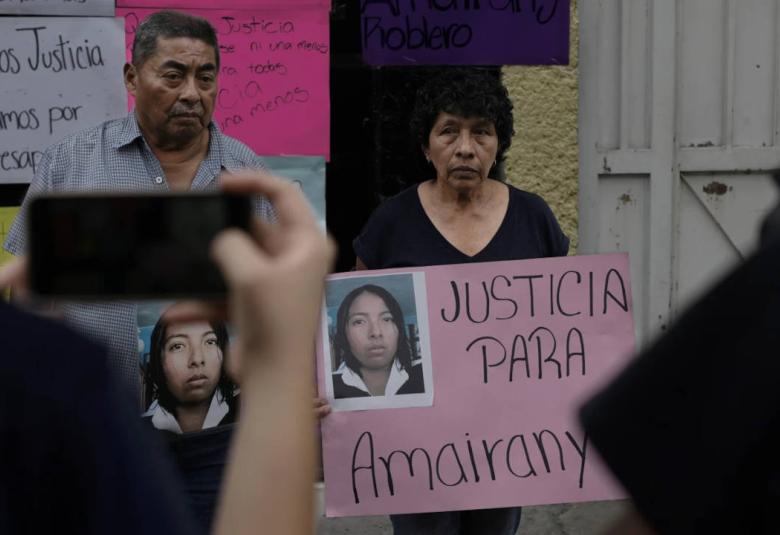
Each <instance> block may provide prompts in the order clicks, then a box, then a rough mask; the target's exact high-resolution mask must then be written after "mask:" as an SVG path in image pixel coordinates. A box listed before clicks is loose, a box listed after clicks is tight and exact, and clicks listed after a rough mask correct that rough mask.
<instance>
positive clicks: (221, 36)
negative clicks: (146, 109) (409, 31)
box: [117, 2, 330, 157]
mask: <svg viewBox="0 0 780 535" xmlns="http://www.w3.org/2000/svg"><path fill="white" fill-rule="evenodd" d="M166 3H168V2H166ZM154 11H155V10H154V9H145V8H121V9H119V8H118V9H117V15H119V16H124V17H125V32H126V37H127V50H128V59H129V57H130V50H131V46H132V42H133V38H134V36H135V28H136V27H137V26H138V24H139V22H140V21H141V20H143V19H144V18H145V17H146V16H147V15H149V14H150V13H153V12H154ZM186 11H188V12H190V13H193V14H195V15H199V16H201V17H204V18H206V19H208V20H209V21H211V23H212V24H213V25H214V27H215V28H216V30H217V38H218V40H219V47H220V59H221V64H220V72H219V93H218V97H217V103H216V108H215V112H214V121H215V122H216V123H217V124H218V125H219V127H220V129H221V130H222V131H223V132H224V133H225V134H227V135H229V136H232V137H235V138H237V139H240V140H241V141H243V142H244V143H246V144H247V145H249V146H250V147H251V148H252V149H253V150H254V151H255V152H256V153H258V154H265V155H303V156H326V157H327V156H328V155H329V146H330V94H329V66H330V63H329V55H330V54H329V49H330V42H329V26H328V11H327V9H319V8H318V9H309V8H306V9H295V8H286V9H269V10H261V9H254V10H252V11H238V10H217V9H210V10H198V9H186ZM131 106H132V101H131Z"/></svg>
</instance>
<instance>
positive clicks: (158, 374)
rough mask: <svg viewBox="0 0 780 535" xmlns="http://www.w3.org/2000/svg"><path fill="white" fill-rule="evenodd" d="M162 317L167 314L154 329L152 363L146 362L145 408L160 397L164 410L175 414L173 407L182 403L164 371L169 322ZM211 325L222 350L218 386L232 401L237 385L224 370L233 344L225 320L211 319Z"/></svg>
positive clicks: (150, 352) (227, 398)
mask: <svg viewBox="0 0 780 535" xmlns="http://www.w3.org/2000/svg"><path fill="white" fill-rule="evenodd" d="M163 316H164V315H161V316H160V318H159V319H158V320H157V323H156V324H155V325H154V329H153V330H152V336H151V341H150V348H149V363H148V364H147V366H146V371H145V373H144V382H145V383H146V390H145V392H144V398H145V399H144V401H145V406H146V408H149V405H151V403H152V401H154V400H155V399H157V401H158V403H159V404H160V406H161V407H162V408H163V409H165V410H166V411H168V412H170V413H172V414H175V413H174V409H175V408H176V406H177V405H178V404H179V402H178V401H177V399H176V398H175V397H174V396H173V394H171V391H170V390H169V389H168V382H167V381H166V379H165V371H164V370H163V354H164V353H165V350H164V348H165V338H166V332H167V329H168V322H167V321H166V320H165V319H164V318H163ZM209 325H211V328H212V330H213V331H214V334H215V335H216V337H217V345H218V346H219V349H220V350H221V351H222V363H221V364H220V369H219V382H218V383H217V389H218V390H219V391H220V393H221V394H222V398H223V399H225V400H229V399H231V398H232V397H233V395H234V393H235V390H236V385H235V383H233V381H231V380H230V377H228V374H227V372H226V371H225V358H226V356H227V350H228V346H229V345H230V339H229V337H228V331H227V327H225V324H224V323H222V322H219V321H210V322H209Z"/></svg>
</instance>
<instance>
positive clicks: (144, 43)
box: [132, 10, 219, 68]
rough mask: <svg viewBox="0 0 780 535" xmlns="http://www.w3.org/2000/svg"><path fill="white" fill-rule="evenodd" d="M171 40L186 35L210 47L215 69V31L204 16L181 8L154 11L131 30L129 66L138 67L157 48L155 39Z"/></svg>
mask: <svg viewBox="0 0 780 535" xmlns="http://www.w3.org/2000/svg"><path fill="white" fill-rule="evenodd" d="M158 37H161V38H163V39H175V38H177V37H188V38H190V39H198V40H200V41H203V42H204V43H206V44H207V45H209V46H211V48H213V49H214V57H215V58H216V60H217V68H219V44H218V43H217V32H216V30H214V27H213V26H212V25H211V23H210V22H209V21H207V20H206V19H204V18H201V17H196V16H195V15H190V14H189V13H182V12H181V11H173V10H164V11H157V12H156V13H152V14H151V15H149V16H148V17H146V18H145V19H144V20H143V21H141V24H139V25H138V27H137V28H136V30H135V39H134V40H133V60H132V61H133V65H135V66H136V67H140V66H141V65H143V64H144V62H146V60H147V59H149V58H150V57H151V56H153V55H154V53H155V52H156V51H157V38H158Z"/></svg>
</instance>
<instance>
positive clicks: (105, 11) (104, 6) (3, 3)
mask: <svg viewBox="0 0 780 535" xmlns="http://www.w3.org/2000/svg"><path fill="white" fill-rule="evenodd" d="M0 14H2V15H70V16H82V17H113V16H114V0H0Z"/></svg>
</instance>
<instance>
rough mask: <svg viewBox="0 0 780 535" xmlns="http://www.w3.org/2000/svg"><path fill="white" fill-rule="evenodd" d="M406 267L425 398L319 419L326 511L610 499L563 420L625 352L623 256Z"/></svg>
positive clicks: (575, 431)
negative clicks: (427, 403)
mask: <svg viewBox="0 0 780 535" xmlns="http://www.w3.org/2000/svg"><path fill="white" fill-rule="evenodd" d="M419 269H421V270H424V272H425V273H426V286H427V302H428V315H429V319H430V329H431V332H430V340H431V349H432V358H433V378H434V383H435V396H436V397H435V404H434V406H433V407H430V408H410V409H403V410H404V411H405V412H404V414H403V417H402V418H399V416H400V415H397V414H392V413H391V412H389V411H388V413H387V414H386V415H385V414H381V413H380V414H377V413H376V411H374V414H373V415H371V416H367V415H366V414H365V413H366V412H371V411H356V412H348V413H343V412H342V413H335V414H336V415H338V416H337V417H340V418H341V419H339V420H337V419H336V418H333V417H329V418H327V419H325V420H323V442H324V451H325V454H324V455H325V457H324V459H325V475H326V484H327V485H328V488H329V490H330V491H331V494H330V495H329V496H328V497H327V498H328V500H329V503H328V512H329V514H332V515H334V516H341V515H352V514H380V513H411V512H426V511H433V510H453V509H455V510H457V509H473V508H485V507H508V506H514V505H523V504H531V503H535V504H541V503H560V502H570V501H589V500H598V499H609V498H616V497H620V496H621V495H622V492H621V491H620V489H617V488H616V487H614V486H612V484H611V481H610V480H609V478H607V477H605V476H604V474H602V473H600V472H599V469H598V462H597V461H595V460H594V459H593V458H592V455H591V454H590V452H589V449H588V446H589V444H588V437H587V435H586V434H585V433H584V432H583V431H582V430H581V429H580V428H579V426H578V424H577V422H576V418H575V414H576V408H577V407H578V406H579V403H581V401H582V400H583V396H587V395H588V394H589V393H590V392H593V391H594V389H595V388H596V387H598V386H599V385H600V384H603V382H604V381H605V380H607V379H608V378H609V377H610V376H611V375H612V374H614V373H615V372H616V371H617V370H618V369H619V368H620V367H621V366H622V364H623V362H625V360H624V359H625V357H626V356H627V355H628V354H629V353H630V351H631V349H632V348H633V322H632V319H631V297H630V285H629V282H628V263H627V258H626V257H625V255H599V256H591V257H572V258H562V259H544V260H531V261H514V262H497V263H486V264H481V265H480V264H471V265H463V266H435V267H427V268H419ZM396 271H398V270H386V271H384V273H388V274H390V273H395V272H396ZM357 275H359V274H357ZM341 415H345V416H341ZM397 421H402V422H403V423H402V424H396V423H394V422H397ZM406 430H409V432H407V431H406ZM412 430H414V431H412ZM343 450H346V451H343ZM426 504H431V505H426Z"/></svg>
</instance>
